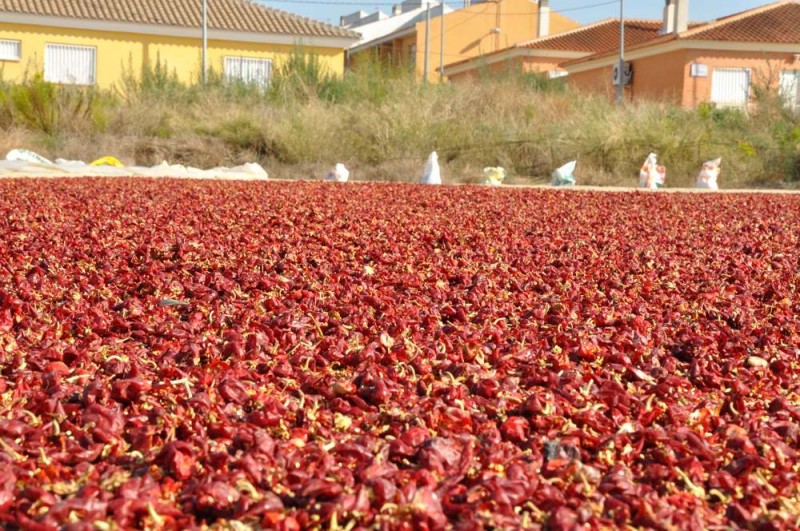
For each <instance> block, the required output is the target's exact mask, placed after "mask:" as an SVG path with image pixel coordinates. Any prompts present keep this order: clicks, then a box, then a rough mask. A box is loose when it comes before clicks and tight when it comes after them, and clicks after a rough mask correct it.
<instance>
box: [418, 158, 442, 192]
mask: <svg viewBox="0 0 800 531" xmlns="http://www.w3.org/2000/svg"><path fill="white" fill-rule="evenodd" d="M420 183H422V184H442V175H441V173H440V172H439V155H437V154H436V152H435V151H433V152H431V154H430V156H429V157H428V161H427V162H426V163H425V169H424V170H423V172H422V180H421V181H420Z"/></svg>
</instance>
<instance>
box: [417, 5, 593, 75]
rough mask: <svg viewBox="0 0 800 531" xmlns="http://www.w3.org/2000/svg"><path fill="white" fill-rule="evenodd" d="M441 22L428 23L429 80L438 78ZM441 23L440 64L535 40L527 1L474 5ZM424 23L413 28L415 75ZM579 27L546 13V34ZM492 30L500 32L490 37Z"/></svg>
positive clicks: (534, 16)
mask: <svg viewBox="0 0 800 531" xmlns="http://www.w3.org/2000/svg"><path fill="white" fill-rule="evenodd" d="M441 23H442V21H441V19H440V18H439V17H437V18H434V19H431V26H430V29H429V31H430V51H429V60H430V72H431V79H432V80H434V79H437V78H438V70H437V69H438V68H439V65H440V64H441V61H442V55H441V52H440V50H441V42H442V41H441V34H442V32H441ZM444 23H445V30H444V34H445V41H444V45H445V53H444V64H445V65H448V64H450V63H456V62H458V61H462V60H464V59H468V58H470V57H477V56H479V55H484V54H487V53H491V52H494V51H497V50H501V49H504V48H508V47H510V46H513V45H514V44H517V43H519V42H523V41H529V40H531V39H535V38H536V32H537V28H538V24H539V17H538V5H537V4H535V3H533V2H531V1H530V0H502V1H501V2H497V3H494V2H486V3H482V4H475V5H472V6H470V7H467V8H464V9H458V10H456V11H454V12H452V13H448V14H447V15H445V17H444ZM425 25H426V24H425V22H420V23H418V24H417V25H416V42H417V61H416V62H417V73H418V74H420V75H421V74H422V73H423V69H424V63H425ZM577 27H579V24H578V23H577V22H574V21H572V20H570V19H568V18H566V17H564V16H562V15H559V14H558V13H555V12H551V13H550V33H551V34H554V33H561V32H563V31H567V30H570V29H574V28H577ZM493 28H500V32H499V33H493V32H492V30H493Z"/></svg>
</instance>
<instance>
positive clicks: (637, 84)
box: [607, 50, 688, 104]
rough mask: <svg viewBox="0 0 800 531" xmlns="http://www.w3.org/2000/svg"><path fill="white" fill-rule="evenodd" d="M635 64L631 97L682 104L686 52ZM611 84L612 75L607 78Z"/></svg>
mask: <svg viewBox="0 0 800 531" xmlns="http://www.w3.org/2000/svg"><path fill="white" fill-rule="evenodd" d="M632 62H633V84H632V86H631V87H630V97H632V98H633V99H639V98H641V99H648V100H653V101H662V102H668V103H674V104H681V103H682V94H683V83H684V75H688V70H687V68H686V51H685V50H678V51H675V52H671V53H665V54H660V55H657V56H653V57H645V58H643V59H637V60H635V61H632ZM607 80H608V83H609V84H610V83H611V74H610V73H609V74H608V77H607Z"/></svg>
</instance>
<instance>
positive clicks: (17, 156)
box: [6, 149, 52, 164]
mask: <svg viewBox="0 0 800 531" xmlns="http://www.w3.org/2000/svg"><path fill="white" fill-rule="evenodd" d="M6 160H17V161H21V162H30V163H33V164H52V162H50V161H49V160H47V159H46V158H44V157H43V156H41V155H39V154H38V153H34V152H33V151H30V150H27V149H12V150H11V151H9V152H8V154H7V155H6Z"/></svg>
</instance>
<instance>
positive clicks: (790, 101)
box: [780, 70, 800, 110]
mask: <svg viewBox="0 0 800 531" xmlns="http://www.w3.org/2000/svg"><path fill="white" fill-rule="evenodd" d="M780 90H781V97H782V98H783V99H784V101H785V102H786V104H787V105H788V106H789V107H791V108H792V109H794V110H800V70H784V71H783V72H781V89H780Z"/></svg>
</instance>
